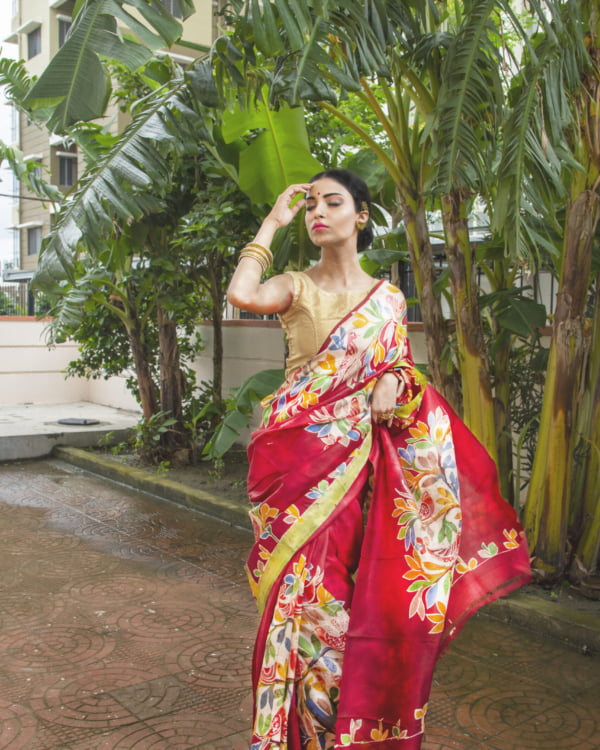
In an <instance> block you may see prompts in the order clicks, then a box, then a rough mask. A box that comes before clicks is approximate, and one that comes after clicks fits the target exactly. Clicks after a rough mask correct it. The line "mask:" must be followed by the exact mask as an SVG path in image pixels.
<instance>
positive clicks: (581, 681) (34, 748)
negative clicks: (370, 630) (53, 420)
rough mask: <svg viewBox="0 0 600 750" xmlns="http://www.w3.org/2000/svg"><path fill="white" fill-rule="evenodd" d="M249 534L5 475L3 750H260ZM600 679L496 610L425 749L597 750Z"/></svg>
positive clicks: (452, 663) (40, 476)
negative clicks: (254, 745)
mask: <svg viewBox="0 0 600 750" xmlns="http://www.w3.org/2000/svg"><path fill="white" fill-rule="evenodd" d="M250 541H251V540H250V535H249V533H248V532H247V531H245V530H241V529H235V528H231V527H229V526H227V525H226V524H223V523H221V522H219V521H215V520H212V519H210V518H207V517H205V516H202V515H200V514H199V513H195V512H193V511H190V510H188V509H186V508H180V507H178V506H175V505H172V504H170V503H167V502H164V501H161V500H159V499H156V498H152V497H149V496H146V495H143V494H140V493H136V492H133V491H130V490H128V489H125V488H123V487H121V486H119V485H116V484H113V483H111V482H109V481H105V480H102V479H100V478H97V477H94V476H92V475H87V474H83V473H81V472H78V471H76V470H73V469H72V468H71V467H69V466H66V465H64V464H61V463H58V462H54V461H35V462H23V463H9V464H1V465H0V750H55V749H56V750H58V749H59V748H60V749H62V750H208V749H210V750H247V748H248V738H249V724H250V715H251V698H250V654H251V649H252V642H253V637H254V631H255V628H256V625H257V616H256V612H255V607H254V603H253V601H252V599H251V597H250V594H249V591H248V587H247V584H246V580H245V575H244V571H243V563H244V559H245V555H246V553H247V550H248V547H249V545H250ZM599 707H600V669H599V664H598V657H586V656H583V655H581V654H578V653H577V652H575V651H574V650H570V649H569V648H567V647H565V646H563V645H562V644H560V643H559V642H558V641H548V640H543V639H542V638H540V637H536V634H535V633H528V632H526V631H525V630H521V629H518V628H515V627H511V626H510V625H506V624H503V623H499V622H495V621H492V620H490V619H488V618H486V617H484V616H477V617H475V618H473V619H472V621H471V622H470V623H469V625H468V626H467V628H466V629H465V630H464V632H463V633H462V634H461V635H460V636H459V638H458V639H457V641H456V642H455V644H453V646H452V647H451V648H450V650H449V652H448V653H447V655H446V656H445V657H443V659H442V660H441V661H440V663H439V665H438V669H437V670H436V675H435V681H434V687H433V691H432V696H431V701H430V711H429V717H428V718H429V722H428V731H427V735H426V739H425V741H424V743H423V750H475V749H476V748H481V749H483V748H485V749H486V750H536V749H538V748H539V749H540V750H570V749H571V748H573V750H575V748H577V750H594V748H596V749H598V748H600V708H599Z"/></svg>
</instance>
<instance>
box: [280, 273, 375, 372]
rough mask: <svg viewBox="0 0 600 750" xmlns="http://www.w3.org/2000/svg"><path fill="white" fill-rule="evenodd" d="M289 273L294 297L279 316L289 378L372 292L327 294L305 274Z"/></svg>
mask: <svg viewBox="0 0 600 750" xmlns="http://www.w3.org/2000/svg"><path fill="white" fill-rule="evenodd" d="M288 273H289V275H290V276H291V277H292V279H293V282H294V296H293V299H292V303H291V305H290V306H289V307H288V309H287V310H286V311H285V312H284V313H281V314H280V315H279V319H280V320H281V325H282V327H283V330H284V331H285V333H286V336H287V344H288V352H287V358H286V363H285V364H286V375H289V374H290V372H291V371H292V370H294V369H295V368H296V367H298V366H299V365H302V364H304V363H305V362H308V360H309V359H312V357H314V356H315V354H316V353H317V352H318V351H319V349H320V348H321V346H322V345H323V342H324V341H325V339H326V338H327V337H328V336H329V334H330V333H331V331H332V330H333V329H334V327H335V326H336V325H337V324H338V323H339V322H340V321H341V320H342V318H344V317H345V316H346V315H347V314H348V313H349V312H350V311H351V310H352V309H353V308H355V307H356V306H357V305H358V304H359V303H360V302H362V300H363V299H364V298H365V297H366V296H367V294H368V293H369V290H368V289H357V290H352V291H349V292H326V291H324V290H323V289H321V288H320V287H318V286H317V285H316V284H315V282H314V281H313V280H312V279H311V278H310V276H308V275H307V274H305V273H304V272H302V271H288ZM376 283H377V282H376V281H375V282H374V284H376Z"/></svg>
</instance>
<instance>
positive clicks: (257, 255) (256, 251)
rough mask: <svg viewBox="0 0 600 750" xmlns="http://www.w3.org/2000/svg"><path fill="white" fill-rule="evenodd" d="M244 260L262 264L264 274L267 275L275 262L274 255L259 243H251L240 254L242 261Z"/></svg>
mask: <svg viewBox="0 0 600 750" xmlns="http://www.w3.org/2000/svg"><path fill="white" fill-rule="evenodd" d="M242 258H252V260H255V261H256V262H257V263H259V264H260V267H261V270H262V272H263V273H265V272H266V270H267V269H268V268H269V266H270V265H271V263H272V262H273V253H272V252H271V251H270V250H269V249H268V248H266V247H263V246H262V245H259V244H258V242H249V243H248V244H247V245H246V246H245V247H244V249H243V250H242V252H241V253H240V260H241V259H242Z"/></svg>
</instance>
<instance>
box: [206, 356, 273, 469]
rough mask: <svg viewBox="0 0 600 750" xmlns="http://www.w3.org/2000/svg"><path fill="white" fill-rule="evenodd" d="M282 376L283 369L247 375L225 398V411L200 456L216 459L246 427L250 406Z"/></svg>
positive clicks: (250, 413) (264, 395)
mask: <svg viewBox="0 0 600 750" xmlns="http://www.w3.org/2000/svg"><path fill="white" fill-rule="evenodd" d="M283 379H284V371H283V370H261V372H258V373H256V374H255V375H252V376H251V377H249V378H248V379H247V380H246V381H245V382H244V383H242V385H241V386H240V387H239V388H238V389H237V390H236V391H235V392H234V394H233V396H232V397H231V398H230V399H228V401H227V412H226V413H225V417H224V419H223V421H222V422H221V424H220V425H219V427H218V428H217V430H216V432H215V434H214V435H213V437H212V438H211V440H210V441H209V442H208V443H207V445H206V446H205V448H204V455H206V456H207V457H208V458H212V459H217V458H220V457H221V456H223V455H224V454H225V453H227V451H228V450H229V449H230V448H231V447H232V445H233V444H234V443H235V442H236V440H239V437H240V433H241V432H242V431H243V430H245V429H248V427H249V426H250V422H251V421H252V415H253V413H254V409H255V407H256V405H257V404H258V403H260V402H261V401H262V399H263V398H265V397H266V396H268V395H269V394H270V393H272V392H273V391H275V390H276V389H277V388H278V387H279V386H280V385H281V384H282V383H283Z"/></svg>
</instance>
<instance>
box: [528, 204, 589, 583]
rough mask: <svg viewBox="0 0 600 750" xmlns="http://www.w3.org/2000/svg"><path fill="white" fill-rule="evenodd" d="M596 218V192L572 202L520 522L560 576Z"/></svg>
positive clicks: (541, 563)
mask: <svg viewBox="0 0 600 750" xmlns="http://www.w3.org/2000/svg"><path fill="white" fill-rule="evenodd" d="M599 215H600V199H599V196H598V194H597V193H595V192H594V191H591V190H583V191H581V192H580V193H579V195H577V197H576V198H575V200H574V201H573V203H572V204H571V206H570V208H569V210H568V215H567V224H566V232H565V241H564V252H563V262H562V268H561V274H560V280H559V289H558V295H557V307H556V312H555V316H554V325H553V330H552V340H551V343H550V354H549V360H548V371H547V380H546V388H545V391H544V400H543V404H542V414H541V420H540V430H539V435H540V439H539V443H538V448H537V451H536V455H535V459H534V464H533V469H532V474H531V483H530V485H529V492H528V497H527V504H526V507H525V516H524V524H525V528H526V531H527V534H528V538H529V544H530V547H531V549H532V550H535V555H536V558H537V561H538V562H537V565H538V567H539V568H541V569H544V570H546V571H548V572H550V573H554V574H560V573H562V572H563V571H564V570H565V565H566V558H565V556H566V540H567V524H568V520H569V514H570V508H571V502H572V496H571V473H572V465H573V452H574V443H575V435H574V429H573V425H574V424H575V422H576V417H577V396H578V393H579V385H580V381H581V375H582V368H583V362H584V354H585V331H584V326H585V321H584V312H585V303H586V300H587V293H588V287H589V278H590V270H591V259H592V245H593V240H594V232H595V229H596V225H597V223H598V218H599Z"/></svg>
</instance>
